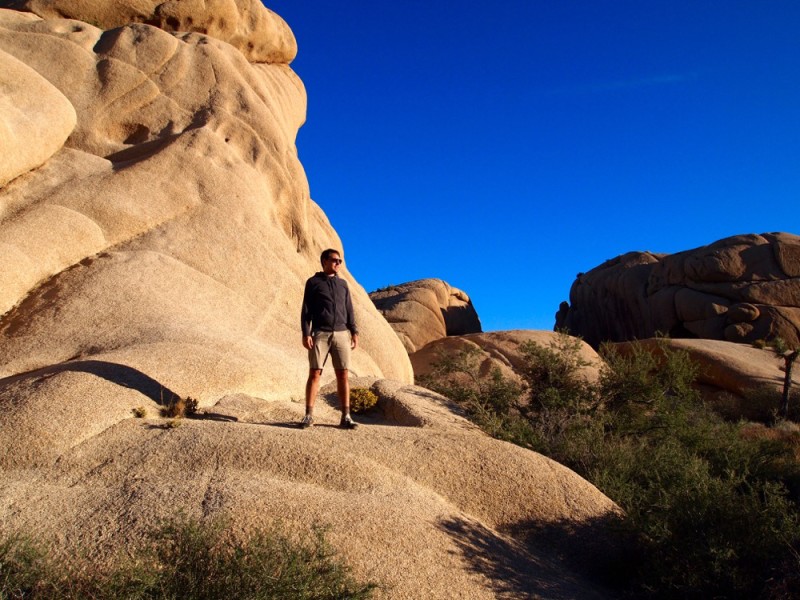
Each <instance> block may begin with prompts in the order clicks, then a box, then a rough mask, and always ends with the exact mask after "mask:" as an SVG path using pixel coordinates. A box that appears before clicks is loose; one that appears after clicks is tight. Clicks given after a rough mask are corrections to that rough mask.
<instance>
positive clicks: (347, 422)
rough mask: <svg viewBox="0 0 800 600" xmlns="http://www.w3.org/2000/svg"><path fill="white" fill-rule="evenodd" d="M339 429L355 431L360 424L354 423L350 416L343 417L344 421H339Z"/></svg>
mask: <svg viewBox="0 0 800 600" xmlns="http://www.w3.org/2000/svg"><path fill="white" fill-rule="evenodd" d="M339 427H341V428H342V429H355V428H356V427H358V423H356V422H355V421H353V418H352V417H351V416H350V415H342V420H341V421H339Z"/></svg>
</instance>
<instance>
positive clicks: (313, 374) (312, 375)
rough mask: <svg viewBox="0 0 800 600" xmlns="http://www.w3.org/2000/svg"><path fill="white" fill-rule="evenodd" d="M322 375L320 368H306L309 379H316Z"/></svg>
mask: <svg viewBox="0 0 800 600" xmlns="http://www.w3.org/2000/svg"><path fill="white" fill-rule="evenodd" d="M321 376H322V369H309V370H308V380H309V381H316V380H317V379H319V378H320V377H321Z"/></svg>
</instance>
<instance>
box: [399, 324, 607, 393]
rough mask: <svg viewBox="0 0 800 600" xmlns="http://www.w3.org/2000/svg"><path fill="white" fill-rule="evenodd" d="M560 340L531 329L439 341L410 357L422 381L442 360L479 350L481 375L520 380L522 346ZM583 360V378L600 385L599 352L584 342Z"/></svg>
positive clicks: (543, 344)
mask: <svg viewBox="0 0 800 600" xmlns="http://www.w3.org/2000/svg"><path fill="white" fill-rule="evenodd" d="M558 336H559V334H557V333H554V332H552V331H533V330H527V329H518V330H511V331H491V332H488V333H473V334H470V335H460V336H453V337H446V338H441V339H438V340H435V341H433V342H431V343H429V344H427V345H426V346H424V347H423V348H420V349H419V350H417V351H416V352H414V353H413V354H411V355H409V356H410V358H411V364H412V365H413V367H414V376H415V377H420V376H424V375H427V374H429V373H430V372H431V370H432V369H433V366H434V363H435V362H436V361H438V360H440V358H441V357H442V356H447V355H454V354H457V353H458V352H461V351H463V350H469V349H473V348H475V349H479V350H480V352H481V354H480V374H481V375H483V376H486V375H489V373H491V372H492V370H493V369H494V368H498V369H500V372H501V373H502V374H503V375H504V376H505V377H511V378H514V379H518V378H519V373H520V372H521V371H522V368H523V357H522V353H521V352H520V351H519V345H520V344H522V343H524V342H535V343H537V344H539V345H541V346H545V347H552V345H553V344H555V343H556V342H557V339H558ZM580 357H581V358H582V359H583V360H584V361H585V362H587V363H589V364H588V365H587V366H586V367H583V368H581V370H580V373H581V376H582V377H584V378H585V379H586V380H587V381H592V382H594V381H597V379H598V377H599V374H600V365H601V364H602V360H601V358H600V357H599V356H598V355H597V352H595V351H594V350H593V349H592V347H591V346H589V345H588V344H586V343H585V342H581V349H580Z"/></svg>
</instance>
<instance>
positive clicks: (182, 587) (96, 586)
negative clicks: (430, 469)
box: [0, 519, 376, 600]
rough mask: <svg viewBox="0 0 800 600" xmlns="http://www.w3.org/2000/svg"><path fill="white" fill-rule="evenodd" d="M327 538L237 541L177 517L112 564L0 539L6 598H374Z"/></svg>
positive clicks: (316, 534) (219, 529) (0, 580)
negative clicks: (55, 555)
mask: <svg viewBox="0 0 800 600" xmlns="http://www.w3.org/2000/svg"><path fill="white" fill-rule="evenodd" d="M375 588H376V585H375V584H372V583H368V584H360V583H358V582H356V581H355V580H354V579H353V578H352V576H351V575H350V571H349V569H348V568H347V567H346V566H345V565H344V564H342V563H341V562H340V561H339V560H338V559H337V557H336V555H335V553H334V552H333V550H332V549H331V547H330V546H329V545H328V543H327V542H326V540H325V534H324V530H322V529H319V528H314V529H313V531H311V532H309V533H308V534H307V535H306V536H303V537H301V538H299V539H297V538H292V537H290V536H288V535H287V534H285V533H283V532H282V531H281V530H280V529H275V530H273V531H269V532H259V533H256V534H254V535H253V536H251V537H250V538H248V539H247V540H244V541H236V540H234V539H232V538H231V537H230V536H229V535H228V534H227V532H226V531H225V528H224V527H223V525H222V523H221V522H216V523H211V524H207V523H200V522H197V521H193V520H185V519H184V520H178V521H176V522H174V523H171V524H168V525H166V526H164V527H163V528H161V529H160V530H159V531H157V532H156V533H155V534H154V535H153V537H152V540H151V543H150V544H149V545H147V546H145V547H142V548H139V549H138V550H136V551H135V552H134V553H133V554H132V555H130V556H128V557H127V558H126V559H125V562H119V563H118V564H117V565H116V566H115V567H113V568H103V567H99V566H97V565H94V564H89V563H82V562H75V561H73V562H64V561H60V562H59V561H56V560H54V559H52V558H49V557H48V555H47V553H46V552H43V551H42V550H41V548H40V547H37V546H35V545H33V544H31V543H30V542H26V541H24V540H21V539H19V538H10V539H8V540H7V541H5V542H3V543H0V598H2V599H3V600H6V599H8V600H11V599H16V598H25V599H30V600H40V599H41V600H44V599H52V598H60V599H65V600H72V599H74V600H77V599H79V598H92V599H94V600H103V599H106V598H108V599H117V598H126V599H129V600H135V599H174V598H181V599H185V600H195V599H196V600H203V599H209V600H211V599H217V598H231V599H236V598H247V599H254V600H255V599H279V598H280V599H283V598H305V599H312V598H313V599H320V600H328V599H330V600H334V599H338V598H352V599H362V598H369V597H370V596H371V595H372V592H373V591H374V589H375Z"/></svg>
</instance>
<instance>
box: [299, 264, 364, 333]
mask: <svg viewBox="0 0 800 600" xmlns="http://www.w3.org/2000/svg"><path fill="white" fill-rule="evenodd" d="M300 327H301V329H302V330H303V335H304V336H309V335H311V332H312V331H344V330H345V329H349V330H350V333H352V334H353V335H355V334H357V333H358V328H357V327H356V319H355V317H354V316H353V302H352V300H351V299H350V289H349V288H348V287H347V282H346V281H345V280H344V279H341V278H340V277H339V276H338V275H332V276H330V277H328V276H327V275H326V274H325V273H323V272H322V271H320V272H319V273H316V274H315V275H314V276H313V277H310V278H309V279H308V281H306V289H305V292H304V293H303V308H302V310H301V312H300Z"/></svg>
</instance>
